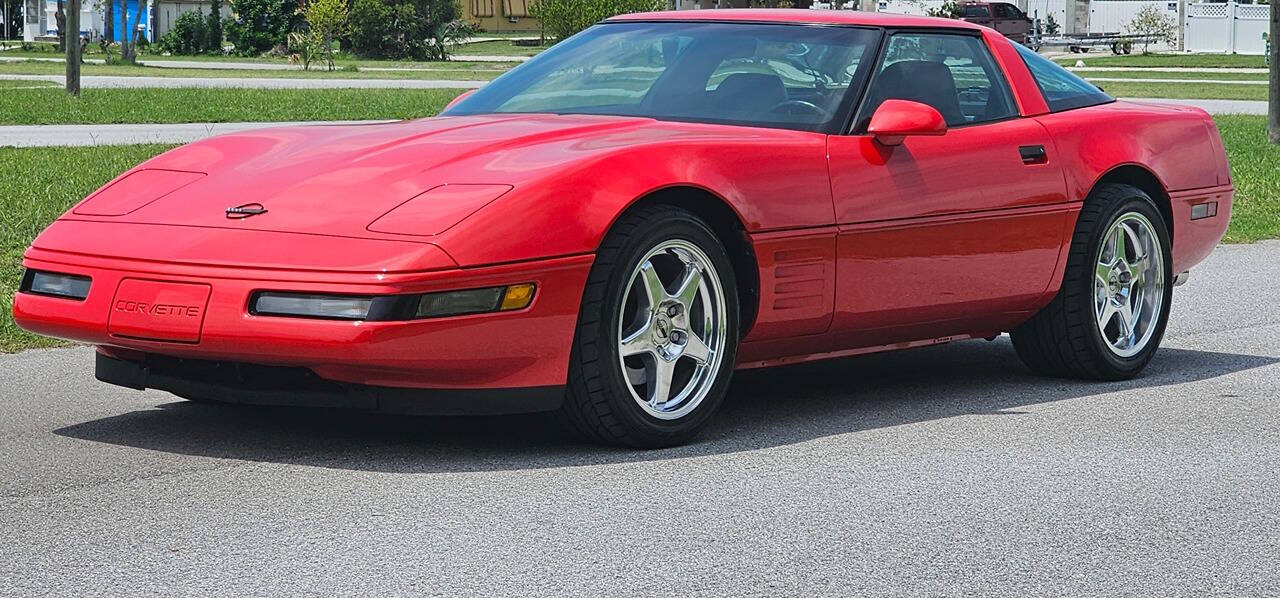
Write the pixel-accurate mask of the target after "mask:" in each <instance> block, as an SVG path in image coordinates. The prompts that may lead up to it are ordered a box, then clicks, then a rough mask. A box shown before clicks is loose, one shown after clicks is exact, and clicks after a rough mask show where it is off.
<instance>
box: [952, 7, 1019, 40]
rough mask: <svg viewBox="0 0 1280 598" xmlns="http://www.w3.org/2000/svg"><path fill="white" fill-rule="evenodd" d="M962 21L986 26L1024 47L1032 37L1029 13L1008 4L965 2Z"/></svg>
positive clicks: (961, 16) (961, 11)
mask: <svg viewBox="0 0 1280 598" xmlns="http://www.w3.org/2000/svg"><path fill="white" fill-rule="evenodd" d="M960 20H962V21H968V22H970V23H975V24H978V25H985V26H987V27H990V28H992V29H995V30H996V31H999V32H1000V33H1002V34H1003V35H1004V36H1005V37H1007V38H1009V39H1011V40H1013V41H1015V42H1018V43H1020V44H1023V45H1026V43H1027V38H1028V37H1029V36H1030V35H1031V27H1032V24H1031V19H1030V18H1029V17H1027V13H1024V12H1022V11H1021V10H1020V9H1019V8H1018V7H1017V6H1014V5H1012V4H1009V3H1007V2H965V3H964V4H961V5H960Z"/></svg>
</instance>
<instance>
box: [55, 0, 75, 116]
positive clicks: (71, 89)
mask: <svg viewBox="0 0 1280 598" xmlns="http://www.w3.org/2000/svg"><path fill="white" fill-rule="evenodd" d="M64 21H65V24H66V26H67V28H66V34H64V35H63V36H62V41H63V45H65V46H66V48H67V93H69V94H71V95H73V96H79V95H80V0H67V15H66V18H65V19H64ZM59 31H60V32H61V31H62V29H61V28H59Z"/></svg>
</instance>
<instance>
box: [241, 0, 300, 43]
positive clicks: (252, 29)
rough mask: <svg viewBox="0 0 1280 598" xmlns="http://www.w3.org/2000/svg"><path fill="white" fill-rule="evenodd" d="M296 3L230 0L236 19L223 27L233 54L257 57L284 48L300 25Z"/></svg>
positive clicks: (265, 0)
mask: <svg viewBox="0 0 1280 598" xmlns="http://www.w3.org/2000/svg"><path fill="white" fill-rule="evenodd" d="M297 8H298V2H297V0H231V9H232V11H233V12H234V13H235V15H236V18H235V19H234V20H231V21H227V23H226V33H227V40H228V41H230V42H231V43H232V44H234V45H235V47H236V49H235V51H236V54H239V55H241V56H257V55H259V54H262V53H263V52H266V51H268V50H270V49H272V48H275V47H276V46H284V45H285V43H286V42H287V39H288V37H289V32H291V31H293V30H294V29H295V28H296V25H297V24H298V22H299V20H300V19H299V17H298V15H297Z"/></svg>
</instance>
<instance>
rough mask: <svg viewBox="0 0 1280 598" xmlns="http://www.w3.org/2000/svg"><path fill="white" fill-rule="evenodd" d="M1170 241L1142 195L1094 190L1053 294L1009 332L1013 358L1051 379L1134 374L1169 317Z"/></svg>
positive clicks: (1131, 190) (1118, 188)
mask: <svg viewBox="0 0 1280 598" xmlns="http://www.w3.org/2000/svg"><path fill="white" fill-rule="evenodd" d="M1169 238H1170V237H1169V228H1168V223H1167V220H1165V215H1164V214H1162V213H1161V211H1160V207H1159V205H1158V204H1157V203H1156V201H1155V200H1153V199H1152V198H1151V195H1149V194H1148V193H1147V192H1146V191H1143V190H1142V189H1139V188H1138V187H1135V186H1133V185H1127V184H1123V183H1106V184H1103V185H1100V186H1098V188H1097V189H1094V191H1093V192H1092V193H1090V194H1089V197H1088V198H1087V199H1086V200H1085V203H1084V206H1083V207H1082V208H1081V210H1080V214H1079V216H1078V217H1077V218H1076V224H1075V232H1073V233H1072V235H1071V245H1070V247H1069V248H1068V253H1067V256H1066V257H1067V259H1066V267H1065V269H1064V271H1063V274H1062V285H1061V287H1060V288H1059V289H1058V293H1057V295H1055V296H1054V297H1053V299H1052V300H1051V301H1049V304H1048V305H1045V306H1044V307H1043V308H1041V309H1040V311H1039V312H1037V313H1036V314H1035V315H1034V316H1032V317H1031V318H1030V319H1029V320H1027V321H1025V322H1023V323H1022V324H1021V325H1019V326H1017V327H1016V328H1014V329H1013V330H1012V331H1010V336H1011V337H1012V338H1013V347H1014V349H1016V350H1017V351H1018V357H1021V358H1022V361H1023V362H1024V363H1026V364H1027V365H1028V366H1029V367H1030V368H1031V369H1033V370H1035V371H1037V372H1040V373H1043V374H1048V375H1051V376H1071V377H1079V378H1093V379H1098V380H1124V379H1128V378H1132V377H1134V376H1136V375H1138V373H1139V372H1141V371H1142V369H1143V368H1144V367H1146V365H1147V363H1149V362H1150V361H1151V358H1152V356H1153V355H1155V352H1156V349H1158V348H1159V347H1160V340H1161V338H1163V336H1164V327H1165V323H1166V321H1167V320H1168V318H1169V304H1170V301H1172V299H1173V286H1172V281H1173V273H1172V267H1171V264H1172V262H1173V258H1172V256H1171V253H1170V250H1169V249H1170V241H1169Z"/></svg>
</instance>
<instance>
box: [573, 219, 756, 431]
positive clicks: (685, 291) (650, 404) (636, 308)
mask: <svg viewBox="0 0 1280 598" xmlns="http://www.w3.org/2000/svg"><path fill="white" fill-rule="evenodd" d="M738 314H739V312H738V292H737V283H736V280H735V277H734V271H733V266H732V264H731V263H730V262H729V258H728V255H727V253H726V252H725V249H724V246H723V245H722V244H721V243H720V241H719V239H717V238H716V236H715V234H714V233H712V231H711V229H710V227H708V226H707V225H706V223H705V222H703V221H702V220H701V219H699V218H698V217H697V216H696V215H694V214H692V213H690V212H688V211H685V210H682V209H680V208H677V207H673V206H665V205H652V206H643V207H641V208H639V209H636V210H634V211H632V212H631V213H629V214H627V215H626V216H624V217H623V218H622V219H621V220H619V222H618V223H617V224H616V225H615V226H614V228H613V230H611V231H610V233H609V234H608V235H607V236H606V237H605V239H604V242H603V243H602V244H601V246H600V250H599V251H598V252H597V254H596V261H595V264H594V265H593V266H592V268H591V273H590V274H589V275H588V278H587V284H586V289H585V291H584V294H583V299H582V309H581V311H580V313H579V316H578V330H577V334H576V336H575V339H574V346H573V350H572V354H571V356H570V364H569V385H568V387H569V388H568V396H567V397H566V399H565V403H564V405H563V407H562V408H561V414H562V415H563V418H564V419H565V420H566V421H567V422H568V423H569V424H570V427H571V428H573V429H574V430H576V431H577V432H579V433H580V434H581V435H583V436H584V437H586V438H587V439H589V440H593V441H596V442H601V443H606V444H620V445H625V446H633V447H640V448H658V447H666V446H673V445H678V444H682V443H685V442H687V441H688V440H689V439H690V438H692V437H693V436H694V435H695V434H697V432H698V431H699V430H701V429H702V427H703V426H705V425H706V424H707V422H708V421H709V420H710V418H711V416H712V414H713V413H715V411H716V410H717V409H718V408H719V406H720V404H721V403H722V402H723V400H724V395H725V392H726V391H727V389H728V385H729V378H730V377H731V375H732V373H733V366H734V363H735V361H736V358H737V346H738Z"/></svg>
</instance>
